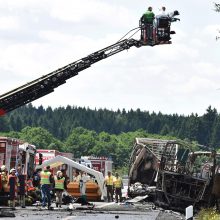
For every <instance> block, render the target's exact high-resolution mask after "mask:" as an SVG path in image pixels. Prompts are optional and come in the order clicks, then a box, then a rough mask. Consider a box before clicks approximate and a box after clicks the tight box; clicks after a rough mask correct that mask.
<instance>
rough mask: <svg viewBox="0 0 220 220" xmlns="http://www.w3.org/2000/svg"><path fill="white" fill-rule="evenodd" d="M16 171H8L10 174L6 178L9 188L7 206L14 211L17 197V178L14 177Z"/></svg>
mask: <svg viewBox="0 0 220 220" xmlns="http://www.w3.org/2000/svg"><path fill="white" fill-rule="evenodd" d="M15 173H16V170H15V169H14V168H13V169H11V170H10V174H9V176H8V186H9V197H10V201H9V206H10V207H12V208H13V209H15V198H16V195H17V185H18V184H17V177H16V175H15Z"/></svg>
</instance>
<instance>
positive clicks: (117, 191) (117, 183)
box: [113, 173, 123, 203]
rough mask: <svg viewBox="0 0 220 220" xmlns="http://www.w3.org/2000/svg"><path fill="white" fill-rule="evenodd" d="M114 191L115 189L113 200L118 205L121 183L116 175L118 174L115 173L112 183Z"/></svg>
mask: <svg viewBox="0 0 220 220" xmlns="http://www.w3.org/2000/svg"><path fill="white" fill-rule="evenodd" d="M113 185H114V189H115V200H116V203H118V197H119V200H120V202H122V191H121V190H122V189H123V182H122V179H121V177H120V176H119V175H118V173H115V178H114V181H113Z"/></svg>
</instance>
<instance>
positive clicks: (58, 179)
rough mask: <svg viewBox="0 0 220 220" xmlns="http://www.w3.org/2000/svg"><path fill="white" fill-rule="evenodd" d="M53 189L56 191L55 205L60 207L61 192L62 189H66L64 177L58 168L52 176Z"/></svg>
mask: <svg viewBox="0 0 220 220" xmlns="http://www.w3.org/2000/svg"><path fill="white" fill-rule="evenodd" d="M54 184H55V186H54V189H55V193H56V207H58V205H59V207H60V208H61V205H62V194H63V191H64V189H66V182H65V177H63V173H62V172H61V171H60V170H59V171H57V176H55V177H54Z"/></svg>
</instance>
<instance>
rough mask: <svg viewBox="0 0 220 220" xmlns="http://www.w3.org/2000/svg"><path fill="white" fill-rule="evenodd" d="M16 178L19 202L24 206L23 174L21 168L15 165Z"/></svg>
mask: <svg viewBox="0 0 220 220" xmlns="http://www.w3.org/2000/svg"><path fill="white" fill-rule="evenodd" d="M16 176H17V178H18V179H17V180H18V198H19V204H20V206H21V207H22V208H25V175H23V174H22V168H21V167H20V166H18V167H17V173H16Z"/></svg>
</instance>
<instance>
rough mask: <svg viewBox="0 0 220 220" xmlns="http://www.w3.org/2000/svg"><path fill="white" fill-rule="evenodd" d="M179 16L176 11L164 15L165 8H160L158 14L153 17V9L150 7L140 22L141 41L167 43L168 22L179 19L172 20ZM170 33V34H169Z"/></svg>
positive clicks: (168, 38)
mask: <svg viewBox="0 0 220 220" xmlns="http://www.w3.org/2000/svg"><path fill="white" fill-rule="evenodd" d="M176 15H179V12H178V11H174V12H172V13H166V7H164V6H163V7H161V9H160V13H159V14H158V15H156V16H155V14H154V12H153V8H152V7H151V6H150V7H148V10H147V11H146V12H145V13H144V14H143V15H142V17H141V19H140V22H141V26H143V34H142V36H141V37H142V40H143V41H146V40H147V41H155V40H156V38H157V40H158V41H169V40H170V39H171V38H170V22H171V21H177V20H179V19H177V18H173V17H174V16H176ZM171 33H172V32H171ZM173 33H174V32H173Z"/></svg>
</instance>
